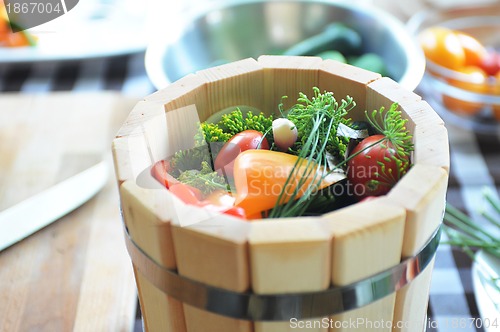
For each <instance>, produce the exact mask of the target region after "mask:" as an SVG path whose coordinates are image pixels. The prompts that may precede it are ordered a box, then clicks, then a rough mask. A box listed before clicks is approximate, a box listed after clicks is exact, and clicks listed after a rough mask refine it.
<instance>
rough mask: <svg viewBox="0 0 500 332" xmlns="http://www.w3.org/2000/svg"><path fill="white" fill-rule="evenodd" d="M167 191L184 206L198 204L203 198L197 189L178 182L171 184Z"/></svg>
mask: <svg viewBox="0 0 500 332" xmlns="http://www.w3.org/2000/svg"><path fill="white" fill-rule="evenodd" d="M168 190H170V192H171V193H172V194H174V195H175V196H177V198H179V199H180V200H181V201H183V202H184V203H186V204H198V203H199V202H200V200H201V199H202V197H203V195H202V194H201V191H200V190H199V189H198V188H195V187H192V186H190V185H188V184H184V183H180V182H179V183H175V184H171V185H170V188H169V189H168Z"/></svg>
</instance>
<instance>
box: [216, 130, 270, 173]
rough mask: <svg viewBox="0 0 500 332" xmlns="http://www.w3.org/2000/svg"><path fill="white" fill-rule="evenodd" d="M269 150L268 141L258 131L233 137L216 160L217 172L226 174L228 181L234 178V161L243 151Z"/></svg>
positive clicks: (247, 131) (245, 131)
mask: <svg viewBox="0 0 500 332" xmlns="http://www.w3.org/2000/svg"><path fill="white" fill-rule="evenodd" d="M257 148H259V149H263V150H269V143H268V142H267V139H266V138H265V137H264V136H263V135H262V133H261V132H258V131H257V130H244V131H242V132H241V133H238V134H236V135H234V136H233V137H231V139H230V140H229V141H227V142H226V144H224V146H223V147H222V149H221V150H220V152H219V154H218V155H217V158H215V162H214V167H215V170H216V171H218V172H219V173H221V174H225V175H226V177H227V178H228V179H232V178H233V167H234V159H235V158H236V157H237V156H238V155H239V154H240V153H241V152H243V151H246V150H250V149H257Z"/></svg>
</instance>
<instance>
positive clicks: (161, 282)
mask: <svg viewBox="0 0 500 332" xmlns="http://www.w3.org/2000/svg"><path fill="white" fill-rule="evenodd" d="M440 235H441V229H440V228H438V229H437V230H436V231H435V232H434V234H433V235H432V236H431V237H430V239H429V240H428V242H427V243H426V244H425V245H424V247H423V248H422V249H421V250H420V251H419V252H418V253H417V254H416V255H415V256H412V257H409V258H407V259H405V260H403V261H402V262H401V263H399V264H398V265H396V266H394V267H392V268H389V269H387V270H385V271H382V272H380V273H377V274H375V275H372V276H370V277H368V278H365V279H362V280H360V281H357V282H355V283H352V284H350V285H347V286H342V287H330V288H328V289H326V290H322V291H317V292H304V293H289V294H276V295H259V294H254V293H252V292H244V293H239V292H234V291H230V290H226V289H222V288H217V287H213V286H210V285H207V284H203V283H200V282H197V281H194V280H192V279H189V278H186V277H184V276H181V275H179V274H178V273H177V272H176V271H174V270H169V269H167V268H165V267H163V266H161V265H160V264H158V263H157V262H155V261H154V260H152V259H151V258H150V257H149V256H148V255H147V254H146V253H145V252H144V251H143V250H142V249H141V248H139V246H137V244H136V243H135V242H134V241H133V240H132V238H131V237H130V235H129V233H128V231H127V229H125V242H126V246H127V250H128V252H129V255H130V257H131V259H132V262H133V264H134V266H135V267H136V269H137V270H138V271H139V272H140V273H142V274H143V275H144V276H145V277H146V278H147V279H148V280H149V281H150V282H151V283H152V284H153V285H155V286H156V287H157V288H158V289H160V290H161V291H163V292H164V293H165V294H168V295H169V296H171V297H173V298H175V299H177V300H179V301H181V302H183V303H186V304H189V305H191V306H194V307H197V308H200V309H203V310H206V311H209V312H213V313H216V314H220V315H223V316H227V317H232V318H235V319H242V320H251V321H288V320H290V319H292V318H296V319H309V318H317V317H325V316H329V315H333V314H338V313H342V312H345V311H348V310H352V309H357V308H360V307H363V306H365V305H368V304H370V303H372V302H375V301H376V300H379V299H381V298H383V297H385V296H387V295H389V294H392V293H394V292H395V291H397V290H399V289H400V288H402V287H403V286H405V285H407V284H408V283H410V282H411V281H412V280H413V279H415V278H416V277H417V276H418V275H419V274H420V273H421V272H422V271H423V270H424V269H425V268H426V267H427V265H428V264H429V263H430V262H431V261H432V259H433V257H434V255H435V253H436V250H437V247H438V245H439V239H440Z"/></svg>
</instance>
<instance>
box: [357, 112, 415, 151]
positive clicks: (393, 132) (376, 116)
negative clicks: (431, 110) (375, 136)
mask: <svg viewBox="0 0 500 332" xmlns="http://www.w3.org/2000/svg"><path fill="white" fill-rule="evenodd" d="M398 108H399V105H398V103H393V104H392V105H391V107H390V108H389V110H388V111H387V112H386V111H385V108H384V107H381V108H380V109H379V110H373V111H372V112H371V114H369V113H368V111H365V115H366V119H367V121H368V122H369V123H370V124H371V125H372V126H373V128H375V130H377V131H378V132H379V133H380V134H382V135H384V136H385V137H386V139H387V140H388V141H389V142H391V144H392V146H393V147H394V149H396V152H397V154H398V155H399V156H400V157H404V156H409V155H410V152H411V151H413V138H412V135H411V134H410V131H409V130H408V129H407V128H406V123H407V122H408V119H403V118H402V116H401V111H399V110H398Z"/></svg>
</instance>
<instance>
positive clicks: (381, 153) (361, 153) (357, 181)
mask: <svg viewBox="0 0 500 332" xmlns="http://www.w3.org/2000/svg"><path fill="white" fill-rule="evenodd" d="M384 138H385V136H384V135H372V136H369V137H367V138H365V139H364V140H363V141H361V143H359V144H358V145H357V146H356V147H355V148H354V150H353V151H352V152H351V156H353V157H351V159H349V161H348V162H347V177H348V179H349V181H350V183H351V184H352V185H353V186H354V188H353V190H354V193H355V195H356V196H358V197H359V198H364V197H367V196H380V195H384V194H386V193H387V192H389V190H390V189H391V188H392V187H393V186H394V185H395V184H396V182H398V180H399V179H400V178H401V176H402V175H403V174H404V173H406V171H407V170H408V167H409V158H408V157H406V156H405V157H401V156H398V155H397V153H396V150H395V149H394V147H393V145H392V143H391V142H390V141H389V140H387V139H384ZM377 142H378V143H377ZM372 145H373V146H372Z"/></svg>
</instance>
